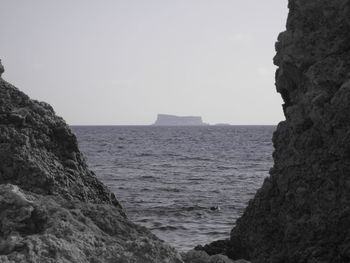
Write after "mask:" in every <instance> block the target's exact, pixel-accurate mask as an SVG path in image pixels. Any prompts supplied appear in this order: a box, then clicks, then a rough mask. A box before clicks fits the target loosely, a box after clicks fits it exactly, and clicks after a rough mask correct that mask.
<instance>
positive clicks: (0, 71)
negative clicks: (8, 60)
mask: <svg viewBox="0 0 350 263" xmlns="http://www.w3.org/2000/svg"><path fill="white" fill-rule="evenodd" d="M4 72H5V69H4V66H3V65H2V64H1V59H0V78H1V75H2V73H4Z"/></svg>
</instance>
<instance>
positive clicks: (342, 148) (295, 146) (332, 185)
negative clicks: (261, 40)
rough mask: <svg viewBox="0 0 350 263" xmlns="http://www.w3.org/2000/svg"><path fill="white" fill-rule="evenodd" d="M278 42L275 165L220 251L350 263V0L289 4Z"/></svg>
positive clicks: (214, 248) (258, 258) (256, 258)
mask: <svg viewBox="0 0 350 263" xmlns="http://www.w3.org/2000/svg"><path fill="white" fill-rule="evenodd" d="M289 9H290V12H289V17H288V21H287V31H286V32H284V33H282V34H281V35H280V36H279V38H278V42H277V44H276V49H277V55H276V57H275V58H274V62H275V64H276V65H277V66H279V69H278V70H277V73H276V86H277V91H278V92H279V93H280V94H281V95H282V98H283V100H284V105H283V109H284V114H285V117H286V121H284V122H281V123H280V124H279V125H278V128H277V131H276V132H275V134H274V137H273V143H274V147H275V152H274V154H273V157H274V167H273V168H272V169H271V171H270V177H269V178H267V179H266V180H265V182H264V184H263V186H262V188H261V189H260V190H259V191H258V192H257V194H256V196H255V198H254V199H253V200H252V201H251V202H250V203H249V205H248V208H247V209H246V210H245V212H244V215H243V216H242V217H241V218H240V219H239V220H238V221H237V224H236V227H235V228H234V229H233V230H232V233H231V240H230V241H228V242H226V243H225V244H226V245H222V246H220V245H219V246H218V243H217V242H216V243H214V244H212V245H209V246H207V247H205V248H204V249H205V250H206V251H208V253H216V252H218V251H220V250H221V252H225V253H227V254H228V255H230V257H231V258H235V257H241V256H243V257H245V258H247V259H249V258H251V259H252V261H253V262H259V263H265V262H266V263H270V262H275V263H279V262H280V263H285V262H293V263H298V262H300V263H301V262H303V263H306V262H307V263H311V262H324V263H338V262H339V263H341V262H344V263H345V262H350V227H349V226H350V1H345V0H332V1H329V0H305V1H304V0H290V1H289Z"/></svg>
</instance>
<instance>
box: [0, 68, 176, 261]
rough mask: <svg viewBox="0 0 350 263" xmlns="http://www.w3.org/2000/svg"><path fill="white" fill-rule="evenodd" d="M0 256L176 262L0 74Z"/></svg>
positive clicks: (63, 130) (66, 132)
mask: <svg viewBox="0 0 350 263" xmlns="http://www.w3.org/2000/svg"><path fill="white" fill-rule="evenodd" d="M0 65H1V63H0ZM2 68H3V67H2V66H0V72H1V71H3V70H1V69H2ZM0 262H4V263H5V262H9V263H17V262H18V263H19V262H36V263H56V262H58V263H67V262H73V263H78V262H79V263H80V262H81V263H82V262H90V263H104V262H117V263H118V262H120V263H124V262H125V263H145V262H150V263H153V262H155V263H156V262H159V263H175V262H176V263H180V262H182V260H181V257H180V255H179V254H178V253H177V252H176V251H175V250H174V249H173V248H171V247H169V246H168V245H166V244H165V243H164V242H163V241H161V240H159V239H158V238H157V237H156V236H154V235H153V234H151V233H150V232H149V231H148V230H147V229H145V228H144V227H141V226H138V225H136V224H133V223H132V222H130V221H129V220H128V219H127V217H126V215H125V213H124V210H123V209H122V207H121V205H120V204H119V202H118V201H117V200H116V198H115V196H114V194H113V193H112V192H110V191H109V190H108V189H107V188H106V186H104V185H103V184H102V183H101V182H100V181H99V180H98V179H97V178H96V176H95V174H94V173H93V172H91V171H90V170H89V169H88V167H87V165H86V162H85V160H84V157H83V155H82V154H81V153H80V151H79V149H78V144H77V140H76V138H75V136H74V134H72V132H71V130H70V129H69V127H68V126H67V125H66V123H65V122H64V120H63V119H62V118H60V117H57V116H56V115H55V113H54V111H53V109H52V108H51V107H50V106H49V105H48V104H46V103H43V102H38V101H34V100H31V99H30V98H29V97H28V96H27V95H25V94H23V93H22V92H20V91H19V90H18V89H17V88H15V87H14V86H12V85H11V84H9V83H7V82H6V81H4V80H3V79H2V78H0Z"/></svg>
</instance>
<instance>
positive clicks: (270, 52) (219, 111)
mask: <svg viewBox="0 0 350 263" xmlns="http://www.w3.org/2000/svg"><path fill="white" fill-rule="evenodd" d="M287 2H288V1H287V0H266V1H262V0H101V1H97V0H74V1H73V0H59V1H54V0H30V1H27V0H0V3H1V5H0V7H1V8H0V17H1V23H0V36H1V41H0V58H1V59H2V62H3V65H4V66H5V71H6V72H5V74H4V75H3V78H4V79H6V80H7V81H9V82H11V83H12V84H14V85H16V86H17V87H18V88H20V89H21V90H22V91H24V92H25V93H27V94H28V95H29V96H31V97H32V98H34V99H38V100H43V101H46V102H48V103H50V104H51V105H52V106H53V107H54V109H55V111H56V113H57V114H58V115H60V116H62V117H63V118H64V119H65V120H66V121H67V122H68V123H69V124H100V125H103V124H115V125H123V124H124V125H127V124H137V125H143V124H150V123H152V122H154V121H155V118H156V115H157V113H165V114H174V115H198V116H202V117H203V119H204V121H205V122H209V123H221V122H225V123H231V124H277V123H278V122H279V121H281V120H283V119H284V117H283V114H282V107H281V104H282V100H281V98H280V95H279V94H277V93H276V89H275V86H274V72H275V67H274V66H273V64H272V58H273V56H274V54H275V50H274V43H275V41H276V39H277V36H278V33H279V32H281V31H283V30H285V23H286V17H287V11H288V10H287Z"/></svg>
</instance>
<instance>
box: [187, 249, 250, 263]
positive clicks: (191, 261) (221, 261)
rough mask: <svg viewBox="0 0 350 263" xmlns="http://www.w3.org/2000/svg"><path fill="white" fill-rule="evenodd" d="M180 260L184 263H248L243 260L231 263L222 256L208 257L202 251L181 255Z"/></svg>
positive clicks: (231, 261) (191, 251) (192, 251)
mask: <svg viewBox="0 0 350 263" xmlns="http://www.w3.org/2000/svg"><path fill="white" fill-rule="evenodd" d="M182 259H183V260H184V261H185V263H249V262H248V261H246V260H244V259H241V260H236V261H233V260H231V259H229V258H228V257H227V256H225V255H222V254H216V255H212V256H209V255H208V254H207V253H206V252H205V251H204V250H190V251H188V252H186V253H183V254H182Z"/></svg>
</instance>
